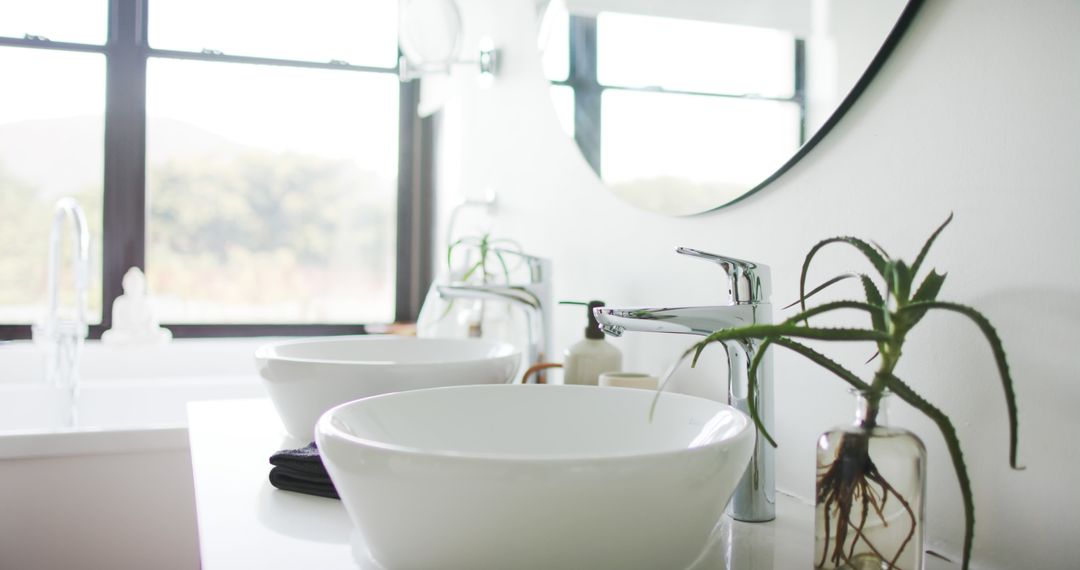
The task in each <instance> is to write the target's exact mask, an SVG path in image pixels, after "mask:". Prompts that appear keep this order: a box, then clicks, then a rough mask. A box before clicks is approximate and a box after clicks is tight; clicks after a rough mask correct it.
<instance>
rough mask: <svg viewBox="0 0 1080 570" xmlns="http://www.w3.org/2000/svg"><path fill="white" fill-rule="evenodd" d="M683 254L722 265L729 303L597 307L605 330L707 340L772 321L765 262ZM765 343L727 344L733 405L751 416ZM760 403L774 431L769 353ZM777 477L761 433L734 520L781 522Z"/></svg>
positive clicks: (734, 502)
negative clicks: (753, 374)
mask: <svg viewBox="0 0 1080 570" xmlns="http://www.w3.org/2000/svg"><path fill="white" fill-rule="evenodd" d="M676 251H677V252H678V253H681V254H683V255H689V256H691V257H696V258H699V259H704V260H707V261H711V262H713V263H716V264H717V265H719V266H720V267H721V268H722V269H723V270H724V274H725V276H726V283H725V289H726V291H727V297H728V302H727V304H725V305H718V306H711V307H673V308H635V309H626V308H612V307H598V308H596V309H594V313H595V314H596V320H597V321H598V322H600V326H601V328H602V329H603V330H604V332H607V333H608V334H612V335H615V336H620V335H622V333H623V332H624V331H642V332H661V333H681V334H692V335H702V336H707V335H709V334H711V333H712V332H714V331H717V330H719V329H726V328H732V327H739V326H744V325H751V324H755V323H765V324H767V323H771V322H772V305H771V304H770V303H769V295H770V293H771V288H772V281H771V278H770V276H769V268H768V267H767V266H765V265H762V264H760V263H753V262H750V261H743V260H740V259H735V258H731V257H724V256H721V255H714V254H711V253H706V252H704V251H698V250H696V249H690V248H686V247H680V248H678V249H677V250H676ZM760 346H761V342H760V341H758V340H756V339H740V340H737V341H731V342H725V343H724V348H725V350H726V351H727V358H728V369H729V376H728V404H730V405H731V406H733V407H735V408H737V409H739V410H741V411H743V412H746V413H749V412H750V406H749V400H748V396H749V373H750V362H751V361H752V360H753V358H754V355H755V354H757V351H758V350H759V348H760ZM757 374H758V378H757V385H758V390H757V404H758V412H759V414H760V417H761V421H762V423H763V424H764V426H765V428H766V429H767V430H769V431H770V432H772V430H773V394H772V392H773V380H772V362H771V358H770V355H768V354H766V355H765V356H763V357H762V361H761V363H760V365H759V366H758V370H757ZM774 477H775V475H774V473H773V449H772V447H771V446H769V444H768V442H766V441H765V439H764V438H763V437H761V434H758V437H757V443H755V444H754V455H753V456H752V457H751V458H750V465H749V466H748V467H747V469H746V473H744V474H743V477H742V479H741V480H740V481H739V485H738V486H737V487H736V488H735V494H734V495H733V496H732V498H731V503H730V504H729V506H728V512H729V513H730V514H731V517H732V518H734V519H736V520H740V521H746V522H764V521H770V520H773V519H774V518H776V495H775V482H774Z"/></svg>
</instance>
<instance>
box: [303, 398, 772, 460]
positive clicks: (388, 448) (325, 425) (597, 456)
mask: <svg viewBox="0 0 1080 570" xmlns="http://www.w3.org/2000/svg"><path fill="white" fill-rule="evenodd" d="M553 389H554V390H570V391H574V390H605V391H607V390H610V391H614V392H624V393H642V395H646V394H645V391H644V390H640V389H637V388H621V387H597V386H578V385H563V384H553V385H544V384H475V385H461V386H440V387H433V388H423V389H419V390H409V391H407V392H391V393H385V394H378V395H375V396H369V397H367V398H361V399H359V400H353V401H350V402H345V403H342V404H339V405H337V406H334V407H333V408H330V409H329V410H327V411H326V412H325V413H323V414H322V416H321V417H320V418H319V421H318V422H316V424H315V433H316V439H320V438H322V437H325V438H331V439H337V440H339V441H341V442H342V443H345V444H348V445H356V446H359V447H361V448H364V449H368V450H373V451H377V452H386V453H396V454H403V455H407V456H410V457H414V458H428V459H432V460H439V461H445V460H451V461H467V462H488V463H512V464H534V465H542V464H553V465H555V466H565V465H566V464H572V463H576V464H585V463H606V462H616V461H642V460H645V461H649V460H654V459H655V460H665V459H668V458H671V457H673V456H680V455H686V454H688V453H695V454H696V453H708V452H710V451H711V450H714V449H717V448H724V447H730V446H733V445H736V444H737V443H738V442H739V441H740V440H741V439H743V438H746V437H751V438H753V437H756V433H755V430H754V429H753V428H754V425H753V421H752V420H751V419H750V416H748V415H747V414H746V413H744V412H742V411H740V410H738V409H736V408H735V407H733V406H730V405H728V404H724V403H722V402H717V401H715V400H709V399H707V398H701V397H698V396H692V395H689V394H680V393H676V392H659V393H658V394H659V396H660V402H658V403H657V406H658V407H659V406H663V405H664V404H663V399H664V398H668V397H671V398H675V399H684V400H698V401H702V402H708V403H709V404H710V405H715V406H716V409H717V412H718V413H728V414H730V415H733V416H734V418H735V419H736V420H737V421H738V422H739V423H740V425H739V426H738V427H737V428H736V431H735V432H734V433H732V434H730V435H729V436H726V437H723V438H721V439H716V440H713V441H708V442H706V443H704V444H700V445H694V446H689V445H688V446H686V447H677V448H672V449H665V450H659V451H638V452H612V453H592V454H583V453H579V454H574V455H571V454H527V453H502V452H478V451H452V450H446V449H425V448H421V447H416V446H412V445H403V444H396V443H388V442H385V441H380V440H375V439H371V438H367V437H361V436H357V435H354V434H351V433H349V432H347V431H345V430H344V429H342V428H341V427H339V426H337V425H335V420H336V421H341V420H337V418H336V417H335V416H336V414H337V413H339V410H341V409H344V408H347V407H351V406H362V405H364V403H365V402H367V401H369V400H378V399H383V398H396V397H405V398H408V397H416V396H417V394H418V393H433V392H439V391H447V390H458V391H488V390H507V391H510V390H519V391H526V390H553ZM650 392H651V391H650ZM648 395H649V396H652V394H648ZM421 397H422V396H421Z"/></svg>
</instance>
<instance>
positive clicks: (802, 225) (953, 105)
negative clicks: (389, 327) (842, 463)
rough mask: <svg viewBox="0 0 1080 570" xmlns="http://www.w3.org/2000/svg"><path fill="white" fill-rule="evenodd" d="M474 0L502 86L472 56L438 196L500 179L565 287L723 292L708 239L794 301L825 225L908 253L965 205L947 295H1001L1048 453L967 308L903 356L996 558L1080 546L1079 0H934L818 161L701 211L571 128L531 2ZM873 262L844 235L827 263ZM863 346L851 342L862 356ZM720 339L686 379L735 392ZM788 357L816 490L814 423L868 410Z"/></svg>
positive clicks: (698, 295) (945, 495) (660, 342)
mask: <svg viewBox="0 0 1080 570" xmlns="http://www.w3.org/2000/svg"><path fill="white" fill-rule="evenodd" d="M462 4H463V6H464V8H465V11H466V14H465V16H466V27H467V32H468V34H469V36H470V38H469V40H468V42H467V43H466V44H465V45H473V40H474V39H475V37H477V36H478V35H480V34H487V35H491V36H493V37H494V38H495V39H496V41H497V44H499V45H500V46H503V48H504V59H503V64H504V66H503V73H502V76H501V77H500V78H499V81H498V82H497V83H496V84H495V86H493V87H492V88H490V89H487V90H477V89H476V88H475V83H474V82H473V81H472V77H470V76H469V75H468V72H463V73H459V75H458V77H456V79H455V81H456V94H455V98H454V99H452V101H451V103H450V104H449V106H448V108H447V110H446V111H447V113H446V114H447V117H446V125H447V126H448V127H449V128H448V131H449V132H447V137H446V139H445V142H444V145H445V148H444V150H445V151H446V152H445V156H446V157H447V158H446V160H447V162H446V165H445V166H446V168H445V169H444V171H443V182H444V186H443V189H442V191H441V195H440V200H441V204H440V210H441V211H443V212H445V209H446V205H447V204H449V203H451V202H452V201H455V200H457V199H459V198H460V197H461V196H462V195H465V194H466V193H470V192H479V191H480V190H481V189H482V188H485V187H494V188H495V189H496V190H497V191H498V193H499V201H500V203H499V213H498V225H497V227H496V230H497V231H499V232H500V233H502V234H504V235H507V236H510V237H514V238H517V239H518V240H520V241H521V242H522V243H523V244H524V245H525V247H526V249H527V250H530V251H532V252H535V253H538V254H543V255H547V256H550V257H551V258H553V259H554V262H555V268H556V273H557V275H556V286H555V295H556V299H584V298H602V299H604V300H606V301H608V302H609V304H612V305H616V304H622V305H648V306H659V305H664V304H696V303H710V302H713V301H715V300H717V299H718V298H719V291H718V288H719V276H718V274H717V271H716V269H714V268H712V267H709V266H707V265H703V264H700V263H698V262H694V261H691V260H688V259H680V258H678V257H677V256H676V255H674V253H673V250H674V248H675V247H676V246H678V245H688V246H694V247H698V248H701V249H705V250H709V251H715V252H720V253H726V254H730V255H734V256H738V257H743V258H748V259H753V260H759V261H762V262H766V263H768V264H770V265H771V266H772V268H773V278H774V282H775V291H774V299H775V301H776V302H777V304H779V305H783V304H786V303H787V302H789V301H791V300H793V299H794V298H795V297H796V282H797V278H798V268H799V265H800V263H801V260H802V257H803V255H804V254H805V252H806V250H807V249H808V247H809V246H810V245H811V244H812V243H813V242H815V241H816V240H818V239H820V238H824V237H827V236H831V235H835V234H853V235H857V236H865V237H869V238H873V239H875V240H877V241H878V242H879V243H881V244H883V245H884V246H885V247H886V248H888V249H889V250H890V251H892V252H894V253H902V254H903V256H904V257H908V258H910V257H912V256H913V255H914V253H915V252H916V251H917V248H918V246H919V245H920V244H921V242H922V241H923V240H924V239H925V237H926V236H927V235H928V234H929V232H930V231H931V230H932V229H933V228H934V227H935V226H936V225H937V224H939V223H940V222H941V221H942V220H943V219H944V218H945V217H946V216H947V215H948V213H949V212H955V213H956V220H955V222H954V223H953V225H952V226H951V227H950V228H949V230H948V231H947V233H945V234H944V235H943V236H942V238H941V239H940V240H939V242H938V246H937V247H936V248H935V251H934V253H933V255H932V256H931V259H930V260H929V262H930V264H932V265H933V266H936V267H939V268H941V269H943V270H947V271H948V272H949V280H948V281H947V283H946V286H945V289H944V291H943V293H942V297H943V298H947V299H951V300H955V301H960V302H964V303H968V304H971V305H974V306H976V307H978V308H980V309H981V310H983V311H984V312H985V313H986V314H987V315H988V316H989V317H990V319H991V320H992V321H993V322H994V323H995V324H996V325H997V326H998V328H999V330H1000V333H1001V336H1002V338H1003V339H1004V342H1005V346H1006V349H1007V351H1008V353H1009V357H1010V363H1011V364H1012V367H1013V372H1014V374H1015V377H1016V382H1017V392H1018V399H1019V405H1020V414H1021V429H1020V436H1021V450H1020V452H1021V459H1022V462H1023V463H1024V464H1026V465H1027V470H1026V471H1023V472H1014V471H1011V470H1010V469H1009V468H1008V464H1007V443H1008V439H1007V437H1008V433H1007V425H1006V422H1005V419H1004V418H1005V406H1004V403H1003V400H1002V397H1001V391H1000V389H999V388H998V383H997V380H996V377H995V371H994V368H993V365H992V362H991V359H990V353H989V351H988V350H987V348H986V346H985V344H984V343H983V342H982V340H981V339H980V337H979V335H978V333H977V331H976V330H974V329H973V328H972V327H971V326H970V325H969V324H968V323H967V322H965V321H963V320H962V319H961V318H956V317H952V316H932V317H929V318H927V319H926V321H925V325H923V326H922V328H921V329H920V330H919V331H918V332H917V334H916V335H915V337H914V338H913V339H912V340H911V342H910V347H909V349H908V351H907V355H906V356H907V358H906V362H905V363H904V364H902V365H901V369H900V370H899V372H900V373H901V374H902V376H903V377H905V378H907V379H908V380H909V381H910V382H911V383H912V384H913V385H914V386H916V388H917V389H919V390H921V391H922V393H923V394H924V395H925V396H926V397H927V398H929V399H930V400H931V401H933V402H936V403H938V404H939V405H940V406H942V407H943V408H945V410H946V411H947V412H949V413H950V414H952V417H953V419H954V420H955V422H956V424H957V425H958V428H959V430H960V437H961V439H962V443H963V444H964V447H965V451H966V458H967V461H968V466H969V470H970V472H971V473H972V474H973V477H974V485H975V493H976V515H977V521H978V524H977V527H976V544H975V548H976V551H975V554H976V562H977V564H978V566H979V567H985V568H1065V567H1071V566H1075V564H1076V561H1077V560H1080V541H1077V540H1075V533H1076V531H1075V529H1076V528H1077V527H1080V492H1078V491H1077V488H1076V481H1080V454H1078V453H1076V449H1075V448H1076V445H1075V443H1074V442H1072V441H1071V440H1072V438H1074V437H1075V435H1076V434H1077V433H1080V419H1078V414H1076V413H1075V409H1076V408H1077V407H1078V405H1080V382H1076V380H1077V378H1076V376H1077V374H1076V371H1077V366H1076V365H1075V364H1074V362H1073V360H1072V357H1071V354H1070V353H1071V350H1072V347H1074V346H1076V345H1077V344H1080V260H1078V259H1080V258H1078V256H1077V253H1076V245H1077V244H1078V243H1080V226H1078V225H1077V224H1076V223H1075V218H1076V217H1077V215H1078V214H1080V188H1078V186H1080V105H1078V102H1080V3H1078V2H1075V1H1074V0H1058V1H1051V0H1039V1H1035V2H1013V1H1008V0H993V1H985V0H984V1H976V0H930V1H928V2H927V3H926V6H924V8H923V10H922V12H921V14H920V15H919V17H918V18H917V20H916V21H915V23H914V25H913V27H912V29H910V30H909V33H908V35H907V36H906V37H905V39H904V41H903V43H902V44H901V45H900V47H899V49H898V50H897V51H896V53H895V54H894V56H893V58H892V59H891V60H890V61H889V62H888V64H887V65H886V67H885V69H883V71H882V73H881V74H880V75H879V77H878V78H877V80H876V81H875V83H874V84H873V85H872V86H871V87H870V89H869V90H868V91H867V92H866V93H865V95H864V96H863V97H862V100H861V101H860V102H859V103H858V104H857V105H856V106H855V108H854V109H852V111H851V112H850V113H849V114H848V116H847V117H846V118H845V119H844V121H842V122H841V124H840V125H839V126H838V127H837V128H836V129H835V130H834V131H833V133H832V134H831V135H830V136H829V137H828V138H827V139H826V140H825V141H824V142H823V143H822V144H820V145H819V146H818V147H817V148H816V149H814V151H813V152H811V153H810V155H809V156H808V157H807V158H806V159H805V160H803V161H802V162H801V163H800V164H799V165H797V166H796V167H795V168H794V169H793V170H791V171H790V172H788V173H787V174H786V175H784V176H783V177H782V178H781V179H780V180H778V181H777V182H776V183H774V184H773V185H772V186H771V187H769V188H767V189H766V190H764V191H763V192H761V193H759V194H758V195H757V196H755V197H753V198H751V199H748V200H746V201H744V202H742V203H739V204H737V205H736V206H734V207H730V208H727V209H724V210H721V211H718V212H714V213H711V214H706V215H702V216H698V217H692V218H681V219H676V218H665V217H660V216H657V215H654V214H651V213H647V212H643V211H638V210H635V209H633V208H632V207H630V206H627V205H624V204H622V203H620V202H618V201H616V200H615V199H614V198H613V197H612V196H611V195H610V194H609V193H608V192H607V191H606V190H605V189H604V188H603V187H602V186H601V185H600V183H599V182H598V181H597V180H596V178H595V177H594V176H593V174H592V173H591V171H590V170H589V169H588V168H587V166H586V165H585V163H584V162H583V161H582V159H581V158H580V156H579V155H578V153H577V150H576V148H575V147H574V146H573V144H572V142H570V141H569V140H567V139H566V138H565V137H564V136H563V134H562V132H561V131H560V129H559V127H558V125H557V122H556V119H555V116H554V112H553V111H552V110H551V108H550V105H549V103H548V101H547V92H546V89H545V84H544V80H543V78H542V75H541V71H540V68H539V64H538V63H537V61H536V53H535V51H536V50H535V41H534V39H533V37H532V34H533V33H534V31H533V26H534V22H533V14H532V12H531V7H532V3H531V2H530V1H528V0H514V1H507V0H501V1H500V0H465V1H463V2H462ZM464 125H467V128H463V126H464ZM858 262H859V260H858V258H857V256H856V255H853V254H852V253H850V252H847V251H844V250H843V249H841V248H837V249H836V250H833V251H829V252H827V253H826V254H825V255H823V256H822V257H821V261H820V263H819V265H818V266H817V267H816V269H815V274H816V275H817V276H825V275H830V274H833V273H835V272H840V271H844V270H847V269H849V268H850V267H852V265H853V264H856V263H858ZM560 310H561V309H560ZM559 315H560V318H559V319H558V321H557V323H556V335H557V343H556V344H557V345H558V347H560V348H561V347H563V346H566V345H567V344H568V343H570V342H573V341H574V340H576V338H577V337H578V336H579V335H580V327H581V324H582V323H580V322H579V320H580V319H579V317H578V315H577V312H576V311H569V310H568V311H567V312H563V313H560V314H559ZM688 342H689V339H686V338H679V337H663V336H659V335H642V334H636V335H635V334H629V335H627V336H626V337H625V338H623V339H620V340H619V341H618V343H619V345H620V346H621V347H622V348H623V350H624V351H625V353H626V356H627V358H626V360H627V367H628V368H632V369H640V370H647V371H657V372H658V371H660V369H662V368H663V367H664V366H665V365H666V364H667V363H668V362H669V361H670V360H671V359H672V357H673V356H674V355H675V354H676V352H677V351H678V350H680V349H681V348H683V347H684V346H686V345H687V344H688ZM830 350H833V349H830ZM865 352H866V350H865V349H861V350H845V351H843V352H839V353H838V354H839V356H840V357H841V358H846V359H847V361H848V362H858V361H860V357H864V356H865ZM709 360H710V362H707V363H706V364H707V366H706V368H705V369H704V370H698V371H696V372H695V374H694V375H693V378H690V379H687V380H684V381H683V387H684V388H688V389H690V390H691V391H695V390H696V391H703V392H707V393H714V394H716V393H719V392H720V391H721V390H722V376H721V372H720V370H721V368H722V364H723V362H722V360H723V359H722V358H720V357H718V356H713V357H712V358H710V359H709ZM718 361H720V362H719V363H718ZM776 372H777V400H776V405H777V416H778V426H777V436H778V440H779V442H780V449H779V450H778V455H777V457H778V469H779V472H778V483H779V486H780V487H781V488H783V489H787V490H790V491H792V492H795V493H797V494H799V495H801V496H803V497H809V496H810V495H811V492H812V488H813V462H814V458H813V447H814V440H815V437H816V435H817V434H818V433H820V432H821V431H823V430H825V429H827V428H828V427H829V426H831V425H833V424H836V423H838V422H842V421H846V420H847V419H848V416H849V413H850V412H849V407H850V402H849V401H848V400H849V398H848V397H847V395H846V394H845V392H844V389H843V387H842V385H841V384H840V383H839V382H837V381H835V380H833V379H830V378H828V377H827V375H826V374H824V373H823V372H821V371H819V370H817V369H815V368H814V367H813V366H812V365H809V364H807V363H805V362H802V361H799V360H797V359H796V358H794V357H792V356H790V355H789V354H784V353H777V368H776ZM710 375H711V376H716V378H711V377H709V376H710ZM892 416H893V422H894V423H896V424H902V425H904V426H907V427H909V428H911V429H913V430H915V431H917V432H918V433H919V434H920V435H922V437H923V439H924V440H925V441H926V443H927V446H928V448H929V450H930V454H931V458H930V466H929V470H930V476H929V510H928V539H929V544H930V546H931V547H932V548H934V549H937V550H939V551H941V552H945V553H956V552H958V550H959V545H960V542H961V538H962V531H963V516H962V511H961V503H960V498H959V489H958V487H957V484H956V482H955V478H954V476H953V473H952V471H951V467H950V464H949V461H948V456H947V454H946V453H945V450H944V446H943V445H942V443H941V440H940V438H939V437H938V435H937V433H936V431H935V430H934V428H933V426H932V424H930V423H929V422H928V421H926V420H923V419H921V418H919V417H918V416H916V415H915V414H914V413H912V411H911V410H910V409H908V408H906V407H905V406H902V405H900V404H899V403H897V404H896V405H895V406H894V410H893V414H892Z"/></svg>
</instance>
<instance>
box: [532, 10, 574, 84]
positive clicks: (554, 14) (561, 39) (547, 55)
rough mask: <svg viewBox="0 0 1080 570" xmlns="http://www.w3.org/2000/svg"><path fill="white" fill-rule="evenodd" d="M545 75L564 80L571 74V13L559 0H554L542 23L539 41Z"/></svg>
mask: <svg viewBox="0 0 1080 570" xmlns="http://www.w3.org/2000/svg"><path fill="white" fill-rule="evenodd" d="M538 43H539V44H540V46H539V47H540V50H541V54H542V57H541V64H542V65H543V66H544V76H546V77H547V78H548V79H549V80H551V81H564V80H566V78H567V77H569V76H570V14H569V13H568V12H567V11H566V6H565V5H564V4H563V3H562V2H560V1H559V0H552V2H551V3H550V4H548V7H547V11H546V12H544V20H543V21H542V22H541V23H540V35H539V42H538Z"/></svg>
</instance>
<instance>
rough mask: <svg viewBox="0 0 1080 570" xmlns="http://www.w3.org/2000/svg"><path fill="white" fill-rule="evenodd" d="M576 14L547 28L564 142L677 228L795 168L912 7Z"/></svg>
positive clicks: (589, 3) (566, 13)
mask: <svg viewBox="0 0 1080 570" xmlns="http://www.w3.org/2000/svg"><path fill="white" fill-rule="evenodd" d="M567 1H568V2H569V5H570V6H569V10H568V8H567V6H566V4H563V3H562V2H560V1H559V0H554V1H553V2H551V4H550V5H549V7H548V10H547V12H546V14H545V17H544V21H543V23H542V27H541V47H542V48H543V67H544V71H545V73H546V75H547V78H548V79H549V80H550V81H551V82H552V88H551V95H552V101H553V103H554V105H555V109H556V112H557V115H558V117H559V120H560V122H561V124H562V126H563V129H564V130H565V131H566V132H567V133H568V134H569V135H570V136H572V137H574V138H575V139H576V141H577V143H578V146H579V147H580V148H581V150H582V153H583V155H584V156H585V158H586V160H587V161H588V162H589V164H590V165H591V166H592V167H593V169H594V170H596V172H597V173H598V174H600V175H601V177H602V179H603V180H604V182H605V184H606V185H607V186H608V188H609V189H611V191H613V192H614V193H616V194H617V195H618V196H619V197H620V198H622V199H624V200H626V201H628V202H630V203H632V204H635V205H637V206H639V207H642V208H645V209H647V210H651V211H655V212H660V213H664V214H672V215H687V214H694V213H699V212H704V211H708V210H710V209H713V208H716V207H719V206H722V205H725V204H728V203H730V202H732V201H734V200H737V199H739V198H740V197H741V196H743V195H744V194H746V193H747V192H748V191H750V190H752V189H754V188H756V187H758V186H759V185H760V184H761V183H762V182H763V181H765V180H766V179H769V177H770V176H772V175H773V174H774V173H775V172H777V171H778V169H780V168H781V167H783V166H784V165H785V164H787V163H789V161H790V159H791V158H792V157H793V156H795V155H796V153H797V152H798V151H799V149H800V148H801V147H803V146H804V145H805V144H806V143H807V141H808V140H810V139H811V138H812V137H813V135H814V133H816V132H817V131H819V130H820V129H821V128H822V126H823V124H824V123H825V122H826V121H827V120H828V119H829V117H830V116H832V114H833V111H834V110H835V109H836V108H837V105H838V104H839V102H840V101H841V100H842V99H843V98H844V97H845V96H846V95H847V93H848V92H849V91H850V90H851V87H852V86H853V85H855V83H856V81H857V80H858V79H859V77H860V76H862V74H863V72H864V70H866V68H867V66H868V65H869V63H870V62H871V60H872V59H873V57H874V55H875V54H876V52H877V50H878V49H879V48H880V46H881V45H882V42H883V40H884V39H885V37H886V36H887V35H888V33H889V31H890V30H891V29H892V26H893V25H894V23H895V22H896V20H897V18H898V15H899V14H900V13H901V12H902V10H903V8H904V5H905V2H903V1H901V0H890V1H888V2H884V3H875V4H874V6H864V5H862V3H858V2H852V1H851V0H821V1H816V2H812V3H811V2H809V1H808V2H806V3H805V4H804V5H803V4H800V3H787V4H784V3H779V4H778V3H766V4H772V5H773V7H774V8H776V7H780V8H782V9H784V10H785V12H783V13H779V12H778V13H775V14H769V13H764V12H763V11H762V10H758V9H756V8H755V10H741V9H740V8H739V6H738V3H733V4H731V5H732V6H735V8H733V9H729V8H726V7H725V8H718V7H716V6H711V7H709V8H710V9H709V10H705V9H703V8H702V5H701V3H700V2H697V1H696V0H678V1H675V2H669V3H662V4H657V3H651V4H650V3H647V2H645V3H643V2H633V1H629V0H567ZM725 6H726V5H725ZM714 8H715V9H714ZM744 8H745V7H744ZM680 10H681V11H682V12H680ZM691 12H693V13H695V14H702V13H708V14H709V17H708V18H704V19H690V18H689V16H687V14H689V13H691Z"/></svg>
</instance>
